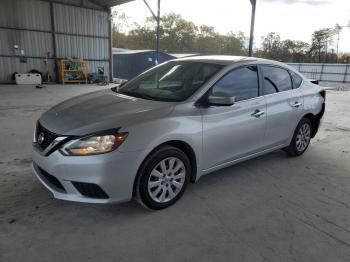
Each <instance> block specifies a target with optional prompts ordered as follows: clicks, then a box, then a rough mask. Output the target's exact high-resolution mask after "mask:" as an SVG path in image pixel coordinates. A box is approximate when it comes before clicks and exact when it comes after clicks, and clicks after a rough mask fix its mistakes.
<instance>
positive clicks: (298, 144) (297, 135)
mask: <svg viewBox="0 0 350 262" xmlns="http://www.w3.org/2000/svg"><path fill="white" fill-rule="evenodd" d="M311 134H312V125H311V122H310V120H309V119H307V118H302V119H301V120H300V122H299V124H298V126H297V128H296V129H295V131H294V134H293V138H292V141H291V142H290V144H289V146H288V147H286V148H284V151H285V152H286V153H287V154H288V155H289V156H293V157H296V156H301V155H302V154H304V152H305V151H306V149H307V148H308V146H309V144H310V141H311Z"/></svg>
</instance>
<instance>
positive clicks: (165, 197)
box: [148, 157, 186, 203]
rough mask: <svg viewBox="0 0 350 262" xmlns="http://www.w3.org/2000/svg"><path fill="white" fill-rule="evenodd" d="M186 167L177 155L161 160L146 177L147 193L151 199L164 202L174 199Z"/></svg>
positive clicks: (183, 180) (183, 177)
mask: <svg viewBox="0 0 350 262" xmlns="http://www.w3.org/2000/svg"><path fill="white" fill-rule="evenodd" d="M185 179H186V168H185V165H184V163H183V162H182V161H181V160H180V159H179V158H177V157H169V158H166V159H163V160H161V161H160V162H159V163H158V164H157V165H156V166H155V167H154V168H153V170H152V172H151V175H150V176H149V179H148V193H149V196H150V197H151V198H152V200H153V201H155V202H157V203H166V202H169V201H171V200H172V199H174V198H175V197H176V196H177V195H178V194H179V193H180V191H181V189H182V187H183V186H184V183H185Z"/></svg>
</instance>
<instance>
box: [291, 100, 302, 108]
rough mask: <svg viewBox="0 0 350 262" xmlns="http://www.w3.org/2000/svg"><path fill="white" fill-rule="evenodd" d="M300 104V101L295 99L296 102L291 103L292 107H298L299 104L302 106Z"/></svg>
mask: <svg viewBox="0 0 350 262" xmlns="http://www.w3.org/2000/svg"><path fill="white" fill-rule="evenodd" d="M302 105H303V104H302V103H300V102H298V101H296V102H295V103H294V104H293V105H292V107H295V108H298V107H299V106H302Z"/></svg>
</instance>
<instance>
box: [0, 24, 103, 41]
mask: <svg viewBox="0 0 350 262" xmlns="http://www.w3.org/2000/svg"><path fill="white" fill-rule="evenodd" d="M0 29H5V30H17V31H29V32H38V33H48V34H51V33H52V31H51V30H38V29H30V28H21V27H8V26H0ZM55 34H56V35H68V36H81V37H89V38H101V39H109V37H108V36H99V35H87V34H75V33H64V32H58V31H55Z"/></svg>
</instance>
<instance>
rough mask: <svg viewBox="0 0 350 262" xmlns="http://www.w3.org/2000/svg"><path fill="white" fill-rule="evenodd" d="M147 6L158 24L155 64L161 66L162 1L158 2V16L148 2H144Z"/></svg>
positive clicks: (144, 0)
mask: <svg viewBox="0 0 350 262" xmlns="http://www.w3.org/2000/svg"><path fill="white" fill-rule="evenodd" d="M143 2H144V3H145V5H146V6H147V8H148V10H149V11H150V12H151V14H152V16H153V18H154V19H155V20H156V22H157V30H156V31H157V36H156V38H157V39H156V61H155V64H156V65H157V64H159V53H160V0H158V4H157V15H156V14H155V13H154V12H153V10H152V8H151V7H150V6H149V4H148V2H147V1H146V0H143Z"/></svg>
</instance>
